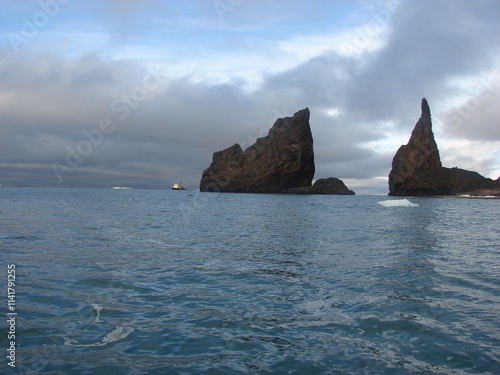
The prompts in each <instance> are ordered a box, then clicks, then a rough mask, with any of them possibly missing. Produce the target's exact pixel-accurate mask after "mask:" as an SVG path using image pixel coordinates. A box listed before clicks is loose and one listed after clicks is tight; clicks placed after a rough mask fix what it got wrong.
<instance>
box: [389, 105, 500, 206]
mask: <svg viewBox="0 0 500 375" xmlns="http://www.w3.org/2000/svg"><path fill="white" fill-rule="evenodd" d="M496 185H498V183H496ZM492 186H495V183H494V182H493V181H492V180H490V179H488V178H484V177H483V176H481V175H479V174H478V173H476V172H471V171H466V170H463V169H459V168H445V167H443V166H442V164H441V159H440V157H439V150H438V147H437V144H436V141H435V139H434V133H433V132H432V120H431V111H430V109H429V104H428V103H427V100H426V99H425V98H424V99H422V114H421V116H420V119H419V120H418V122H417V124H416V125H415V128H414V129H413V131H412V133H411V137H410V140H409V141H408V144H406V145H404V146H401V147H400V148H399V150H398V151H397V152H396V155H394V158H393V159H392V170H391V172H390V174H389V195H400V196H408V195H450V194H451V195H452V194H457V193H459V192H464V191H470V190H474V189H478V188H487V187H492Z"/></svg>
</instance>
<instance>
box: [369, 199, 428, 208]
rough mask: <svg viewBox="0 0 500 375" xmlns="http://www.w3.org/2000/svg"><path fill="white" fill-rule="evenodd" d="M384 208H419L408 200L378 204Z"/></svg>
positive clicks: (394, 200) (391, 200)
mask: <svg viewBox="0 0 500 375" xmlns="http://www.w3.org/2000/svg"><path fill="white" fill-rule="evenodd" d="M377 203H378V204H380V205H381V206H384V207H418V206H419V204H418V203H411V202H410V201H409V200H408V199H390V200H387V201H380V202H377Z"/></svg>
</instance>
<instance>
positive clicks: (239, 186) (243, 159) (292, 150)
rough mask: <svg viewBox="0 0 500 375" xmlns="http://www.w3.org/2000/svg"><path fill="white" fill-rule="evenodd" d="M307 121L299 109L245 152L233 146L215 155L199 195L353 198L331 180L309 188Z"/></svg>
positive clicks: (311, 156)
mask: <svg viewBox="0 0 500 375" xmlns="http://www.w3.org/2000/svg"><path fill="white" fill-rule="evenodd" d="M309 117H310V112H309V109H308V108H305V109H302V110H300V111H298V112H297V113H295V114H294V115H293V117H285V118H279V119H277V120H276V122H275V123H274V125H273V126H272V127H271V129H270V130H269V133H268V135H267V136H265V137H261V138H258V139H257V140H256V142H255V143H254V144H253V145H251V146H250V147H248V148H247V149H246V150H244V151H243V150H242V149H241V146H240V145H239V144H234V145H233V146H231V147H229V148H227V149H225V150H222V151H217V152H215V153H214V154H213V159H212V163H211V164H210V166H209V167H208V168H207V169H206V170H205V171H204V172H203V175H202V178H201V182H200V191H207V192H232V193H279V194H347V195H353V194H354V192H353V191H352V190H349V189H348V188H347V187H346V186H345V185H344V183H343V182H342V181H341V180H339V179H337V178H333V177H331V178H328V179H319V180H317V181H316V182H315V184H314V185H311V183H312V180H313V177H314V173H315V164H314V150H313V137H312V133H311V127H310V124H309Z"/></svg>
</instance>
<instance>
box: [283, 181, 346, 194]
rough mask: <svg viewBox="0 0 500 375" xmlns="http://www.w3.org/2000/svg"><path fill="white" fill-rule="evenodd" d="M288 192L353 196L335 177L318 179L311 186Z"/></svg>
mask: <svg viewBox="0 0 500 375" xmlns="http://www.w3.org/2000/svg"><path fill="white" fill-rule="evenodd" d="M288 192H289V193H292V194H337V195H354V191H352V190H349V189H348V188H347V186H345V184H344V182H343V181H342V180H339V179H338V178H335V177H328V178H320V179H319V180H317V181H316V182H315V183H314V184H313V186H308V187H296V188H291V189H290V190H288Z"/></svg>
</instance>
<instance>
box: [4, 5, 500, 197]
mask: <svg viewBox="0 0 500 375" xmlns="http://www.w3.org/2000/svg"><path fill="white" fill-rule="evenodd" d="M139 3H140V4H142V2H136V1H130V2H127V4H125V5H123V7H124V8H120V6H121V5H120V4H122V2H106V5H100V7H101V8H99V9H100V12H101V13H100V14H101V15H100V17H104V18H106V17H110V19H112V22H113V23H115V25H112V26H110V27H113V28H115V29H114V30H118V31H117V34H116V35H115V34H113V33H115V31H111V33H112V34H113V35H112V37H111V38H112V39H113V38H122V36H123V38H122V41H121V42H119V43H118V44H117V45H116V46H115V47H112V48H114V51H118V50H120V49H121V51H125V50H127V51H130V53H129V55H128V58H122V57H123V56H122V57H118V55H117V54H106V53H102V45H100V46H99V48H97V51H90V52H87V53H81V54H79V55H78V56H65V55H63V54H62V53H61V54H54V53H51V54H49V53H46V52H40V51H37V50H36V48H35V44H36V43H35V41H33V48H30V49H28V50H27V51H25V52H23V53H22V54H21V55H16V54H13V53H12V51H10V50H7V49H4V50H0V87H2V92H1V93H0V124H1V127H0V184H3V185H11V184H15V185H16V184H23V185H27V184H30V185H44V186H71V185H73V186H102V187H109V186H116V185H120V186H135V187H150V188H164V187H165V186H168V185H169V184H171V183H172V182H174V181H176V180H181V181H182V182H183V183H184V185H186V186H189V187H196V186H197V185H198V183H199V180H200V178H201V173H202V172H203V170H204V169H205V168H206V167H208V165H209V163H210V161H211V158H212V153H213V152H214V151H217V150H220V149H223V148H226V147H228V146H230V145H232V144H234V143H236V142H238V143H240V144H241V145H242V146H243V148H245V147H248V146H249V145H250V144H251V143H253V142H254V141H255V139H256V138H257V137H260V136H263V135H265V134H267V131H268V129H269V127H270V126H271V125H272V124H273V122H274V121H275V120H276V118H277V117H283V116H290V115H292V114H293V113H294V112H296V111H298V110H300V109H302V108H305V107H309V108H310V110H311V127H312V132H313V137H314V143H315V157H316V170H317V173H316V178H321V177H328V176H335V177H339V178H343V179H348V180H349V181H351V182H352V183H353V184H354V185H356V186H362V184H363V183H375V184H376V185H377V186H380V184H381V182H380V181H383V178H385V177H386V176H387V175H388V173H389V170H390V167H391V161H392V156H393V155H394V153H395V152H396V150H397V147H399V144H403V143H406V142H407V140H408V138H409V135H410V132H411V129H412V128H413V126H414V125H415V123H416V121H417V120H418V117H419V116H420V100H421V98H422V97H426V98H427V99H429V102H430V105H431V109H432V111H433V118H434V120H435V123H434V124H435V132H436V133H437V134H438V135H439V140H438V141H439V142H441V141H442V144H440V145H439V146H440V147H442V155H444V161H445V162H446V164H447V163H449V164H448V165H458V166H460V167H464V168H465V167H467V168H470V169H476V170H478V171H479V172H481V173H483V174H489V173H491V171H497V170H499V169H500V167H499V163H500V162H499V160H498V156H495V150H498V147H499V144H498V143H495V142H498V141H500V134H499V133H498V129H499V128H500V127H498V122H497V119H498V118H499V114H500V113H499V112H498V110H497V109H496V107H497V105H496V103H497V102H498V99H500V98H499V94H498V86H494V88H491V89H490V90H489V91H488V90H486V93H487V95H483V94H484V92H483V91H479V92H478V91H477V90H473V89H472V90H471V87H472V86H471V85H472V84H473V82H475V81H476V77H498V76H497V75H495V71H497V65H496V64H497V62H496V61H497V58H498V49H497V47H496V46H495V43H496V40H497V39H498V38H495V36H498V35H499V30H500V27H499V26H498V25H497V24H498V22H497V19H498V17H497V16H498V15H500V10H499V8H500V6H499V5H498V4H497V3H496V2H495V1H488V0H485V1H483V2H474V3H471V2H467V1H457V2H453V3H451V2H447V1H432V2H430V1H405V2H402V3H401V6H400V7H399V8H398V10H397V12H396V11H395V12H393V13H391V14H390V15H389V14H388V13H384V12H382V11H383V10H384V9H386V5H385V4H386V3H381V5H379V7H378V8H374V9H375V10H373V11H372V12H371V13H367V14H364V16H363V17H361V23H360V24H359V25H360V26H358V27H356V26H354V25H352V24H349V25H348V26H346V27H344V28H342V29H337V28H331V27H325V28H323V29H322V30H318V29H317V28H311V25H307V24H300V25H299V24H298V26H297V32H295V33H293V34H285V33H280V32H279V30H278V31H276V29H274V27H275V25H283V24H284V23H285V24H286V22H290V21H294V22H297V23H298V20H299V19H300V17H298V16H297V13H296V12H295V11H291V9H297V8H296V7H299V5H298V4H299V3H295V2H291V3H290V4H292V5H291V8H287V11H286V12H283V13H279V9H284V8H280V7H279V3H275V4H274V5H273V6H269V7H268V5H266V4H268V2H259V4H257V3H253V2H252V3H250V2H243V3H242V4H241V5H240V7H241V8H240V7H238V8H235V9H233V11H232V12H230V13H227V14H226V19H225V20H224V25H223V27H220V26H216V25H215V23H218V22H220V20H219V18H218V16H217V13H216V12H215V10H214V9H213V8H212V7H204V8H200V9H198V12H200V16H199V19H198V24H196V22H194V21H195V20H196V19H195V18H193V19H192V22H190V23H188V24H187V25H185V26H184V29H183V31H182V33H184V32H186V30H187V29H188V28H189V29H190V30H191V32H192V33H193V34H192V35H191V36H190V37H188V38H187V39H184V36H182V35H178V40H177V41H176V42H175V43H174V42H173V43H174V44H173V45H172V46H171V47H169V46H166V47H165V52H164V53H163V55H162V52H158V51H162V50H161V49H158V48H159V47H158V44H156V43H157V38H153V39H155V42H154V43H153V44H151V45H149V44H146V45H144V46H143V47H142V46H140V44H138V43H136V42H137V40H139V39H140V38H139V39H134V38H138V37H140V36H144V37H145V38H147V39H148V40H149V39H150V38H152V36H151V35H150V34H148V33H147V32H146V30H135V28H134V27H132V28H130V29H129V30H128V31H127V32H128V33H129V34H127V35H125V34H123V35H122V36H120V37H119V36H118V34H120V32H119V30H120V27H125V26H126V24H127V23H129V22H133V23H135V25H136V26H138V27H139V28H141V27H143V26H144V25H145V24H144V23H143V22H144V20H149V22H152V23H151V26H150V27H151V28H152V29H153V30H158V29H157V28H158V27H160V26H159V25H162V22H163V24H164V25H167V26H165V27H167V28H168V30H174V29H175V26H173V25H175V23H176V22H181V21H180V20H182V19H186V17H187V13H186V12H187V10H186V9H179V8H175V7H174V8H175V9H172V12H173V13H174V15H172V17H173V18H170V19H166V18H162V20H163V21H162V22H160V20H159V19H154V17H153V16H154V14H153V13H155V12H154V11H153V10H152V9H151V8H147V9H146V8H144V9H143V8H141V6H140V5H139ZM287 4H288V3H287ZM346 4H347V3H342V4H341V5H342V6H343V7H347V5H346ZM172 6H173V5H172V4H169V5H168V6H167V7H170V8H172ZM339 6H340V5H339ZM68 7H70V5H68ZM191 7H192V6H191ZM275 7H278V8H275ZM139 8H140V9H139ZM170 8H169V9H170ZM68 9H69V8H68ZM158 9H160V8H158ZM74 11H75V8H71V9H69V10H68V12H70V13H71V12H74ZM304 11H305V10H304ZM137 12H138V13H137ZM161 12H162V11H158V13H161ZM245 12H246V13H245ZM305 12H306V11H305ZM381 12H382V13H381ZM136 14H137V15H138V16H137V17H138V18H136V17H135V16H134V15H136ZM259 14H260V15H262V14H265V15H266V17H265V22H264V23H262V24H259V23H258V21H257V18H252V17H253V16H256V15H259ZM316 14H318V10H317V9H316V10H315V9H307V12H306V13H305V15H306V16H307V17H312V16H314V15H316ZM115 16H116V17H115ZM382 16H383V17H384V18H383V19H382V21H381V18H380V17H382ZM355 19H357V15H356V16H354V15H353V16H352V18H351V19H350V22H351V23H352V21H353V20H355ZM423 20H425V22H423ZM240 21H241V22H240ZM243 21H244V22H243ZM370 22H372V25H378V26H377V27H378V28H377V29H376V31H377V32H376V33H373V35H371V34H370V35H367V34H366V33H367V32H368V31H369V30H372V29H370V28H369V25H371V23H370ZM373 22H374V23H373ZM233 25H237V26H235V28H234V30H235V31H234V33H233V34H232V35H229V34H227V32H228V30H229V29H231V27H233ZM259 27H260V29H259ZM99 28H100V29H102V28H103V27H102V26H101V27H98V29H99ZM241 29H245V30H246V31H245V32H246V33H248V34H242V33H240V32H239V31H238V30H241ZM269 29H270V30H274V32H275V33H276V34H277V35H276V36H273V35H271V34H270V31H269ZM207 30H211V31H207ZM251 30H253V31H251ZM307 30H312V31H310V32H309V33H307V32H306V31H307ZM367 30H368V31H367ZM373 30H375V29H373ZM77 31H78V30H77ZM93 31H95V30H93ZM202 31H206V32H208V34H210V38H209V37H208V36H207V35H208V34H207V35H204V36H203V37H202V39H201V40H202V41H203V42H201V43H200V42H198V44H199V46H197V45H196V44H193V41H194V40H196V35H199V34H200V33H202ZM298 31H301V32H302V34H300V35H299V34H298ZM360 32H362V33H365V34H363V35H364V37H367V41H368V42H363V43H361V44H359V43H360V39H359V38H360V35H361V34H359V33H360ZM182 33H181V34H182ZM278 34H279V35H278ZM368 34H369V33H368ZM146 35H147V36H146ZM308 38H309V40H310V44H308V43H307V41H308ZM166 39H167V40H168V41H170V40H173V41H175V40H176V38H175V37H174V36H172V35H169V36H168V37H167V38H166ZM99 40H100V41H101V40H102V39H99ZM124 40H126V41H134V42H133V43H128V42H123V41H124ZM181 41H186V43H188V44H187V45H186V46H185V47H184V49H182V48H181V47H180V45H181ZM204 42H206V45H203V44H204ZM346 43H348V44H346ZM353 43H358V47H359V48H357V47H356V44H354V45H353ZM371 43H373V44H371ZM214 46H216V47H218V48H215V49H214ZM346 46H347V47H349V46H350V47H353V46H354V47H355V51H354V50H351V49H346ZM155 49H156V51H157V52H154V50H155ZM134 51H135V52H134ZM138 51H142V52H144V53H146V52H147V51H153V52H154V53H155V57H154V58H152V60H148V59H150V58H151V56H152V55H148V54H147V53H146V57H145V58H140V57H138V56H137V55H136V53H138ZM173 51H175V52H178V54H175V53H173ZM301 51H303V54H301ZM353 51H354V52H353ZM173 56H174V57H173ZM175 67H177V68H175ZM153 68H155V69H153ZM171 68H173V69H171ZM151 74H154V75H155V77H156V78H155V79H152V78H151ZM489 81H490V82H491V80H489ZM493 82H496V81H494V80H493ZM478 93H479V94H478ZM478 95H479V96H480V100H479V101H478V103H475V102H474V103H473V105H472V104H470V103H469V104H467V103H468V101H470V100H471V99H474V98H475V97H478ZM476 104H477V105H476ZM464 106H465V107H464ZM463 108H466V112H464V113H465V114H463V113H462V114H461V115H460V116H461V117H460V119H459V120H460V121H459V122H457V121H453V120H454V119H455V120H456V118H455V117H452V116H454V115H456V114H457V110H458V111H459V110H461V109H462V112H463ZM472 108H474V109H472ZM459 113H460V112H459ZM108 120H109V121H110V124H111V125H109V126H110V127H112V128H113V129H112V130H111V131H109V132H104V131H103V130H102V129H105V128H106V125H104V126H103V125H102V124H103V121H104V124H106V121H108ZM97 131H101V133H102V139H101V137H100V136H98V135H97ZM89 134H94V136H95V137H97V138H93V139H92V138H89V136H88V135H89ZM457 140H459V141H460V142H462V143H460V147H465V148H469V149H470V150H472V151H471V152H470V153H461V157H462V158H460V157H459V156H457V155H454V153H455V152H456V151H457V150H458V148H457V145H458V143H453V142H458V141H457ZM479 141H481V142H489V145H488V146H487V147H486V146H484V143H481V145H483V146H481V147H480V146H479V144H478V143H477V142H479ZM92 142H94V143H92ZM89 144H90V145H91V150H89V148H88V145H89ZM85 147H87V149H86V148H85ZM70 150H73V151H70ZM78 150H80V151H82V152H81V153H80V154H82V155H80V158H81V160H80V162H78V163H77V162H76V159H75V156H74V155H73V159H72V157H71V155H70V154H71V152H78ZM474 150H482V151H483V152H484V153H485V154H484V155H481V156H478V157H477V158H475V157H474V156H475V154H474ZM83 154H84V155H83ZM68 155H70V156H68ZM68 160H70V161H73V163H69V164H72V165H73V166H70V165H68ZM54 162H56V163H58V164H57V165H58V166H59V167H61V166H62V167H63V168H64V167H66V168H67V169H64V170H63V171H64V173H63V174H62V182H60V180H59V179H58V177H57V174H56V173H54V168H53V165H54V164H53V163H54ZM460 162H462V163H464V165H461V164H460ZM76 164H78V165H76ZM356 181H357V182H356Z"/></svg>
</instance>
